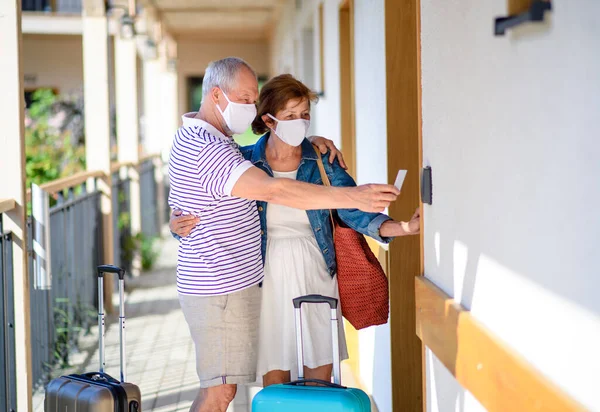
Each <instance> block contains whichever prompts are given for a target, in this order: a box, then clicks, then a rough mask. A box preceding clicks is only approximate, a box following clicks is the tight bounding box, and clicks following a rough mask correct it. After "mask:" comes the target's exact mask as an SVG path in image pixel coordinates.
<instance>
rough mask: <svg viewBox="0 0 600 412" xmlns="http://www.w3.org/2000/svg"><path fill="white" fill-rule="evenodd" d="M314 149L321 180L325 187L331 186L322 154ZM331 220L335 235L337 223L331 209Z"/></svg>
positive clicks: (315, 147) (314, 147)
mask: <svg viewBox="0 0 600 412" xmlns="http://www.w3.org/2000/svg"><path fill="white" fill-rule="evenodd" d="M313 149H315V153H316V154H317V166H319V173H320V174H321V180H322V181H323V186H331V182H330V181H329V177H328V176H327V173H326V172H325V165H324V164H323V159H321V152H320V151H319V149H318V148H317V146H315V145H313ZM329 218H330V219H331V230H332V231H333V234H334V235H335V222H334V221H333V213H331V209H329Z"/></svg>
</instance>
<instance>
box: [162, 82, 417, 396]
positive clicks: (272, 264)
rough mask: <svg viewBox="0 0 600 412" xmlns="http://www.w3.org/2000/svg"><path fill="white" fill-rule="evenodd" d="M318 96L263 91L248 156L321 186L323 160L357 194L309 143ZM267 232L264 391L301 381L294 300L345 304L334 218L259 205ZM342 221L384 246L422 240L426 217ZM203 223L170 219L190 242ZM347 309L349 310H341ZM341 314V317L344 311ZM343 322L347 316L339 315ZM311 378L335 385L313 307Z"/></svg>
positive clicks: (325, 320) (347, 216) (291, 89)
mask: <svg viewBox="0 0 600 412" xmlns="http://www.w3.org/2000/svg"><path fill="white" fill-rule="evenodd" d="M316 100H317V96H316V95H315V93H314V92H312V91H311V90H310V89H309V88H308V87H306V86H305V85H304V84H303V83H301V82H300V81H298V80H296V79H295V78H294V77H293V76H291V75H289V74H284V75H280V76H277V77H274V78H273V79H271V80H269V81H268V82H267V83H266V84H265V85H264V86H263V88H262V90H261V92H260V96H259V102H258V114H257V117H256V119H255V120H254V122H253V124H252V129H253V131H254V132H255V133H256V134H263V133H264V135H263V136H262V137H261V138H260V139H259V140H258V142H257V143H256V144H255V145H253V146H248V147H243V148H242V149H241V150H242V153H243V155H244V157H245V158H246V159H249V160H250V161H252V163H254V165H255V166H257V167H259V168H261V169H263V170H264V171H265V172H267V173H268V174H269V175H271V176H274V177H279V178H287V179H296V180H299V181H303V182H308V183H316V184H322V179H321V175H320V173H319V168H318V164H317V160H318V156H320V157H321V158H322V161H323V164H324V166H325V172H326V173H327V176H328V177H329V180H330V181H331V185H333V186H355V185H356V183H355V182H354V180H353V179H352V177H350V175H349V174H348V173H347V172H346V171H345V170H344V169H343V168H342V167H341V166H340V165H339V163H338V162H337V160H335V161H334V162H333V163H332V164H330V163H329V162H327V161H326V159H327V155H326V154H324V155H321V154H317V153H316V151H315V150H314V148H313V146H312V145H311V143H310V142H309V141H308V140H307V139H306V138H305V136H306V132H307V130H308V127H309V125H310V107H311V103H314V102H316ZM257 206H258V214H259V216H260V222H261V226H262V231H261V233H262V254H263V261H264V276H265V277H264V281H263V285H262V287H263V299H262V308H261V319H260V331H259V348H258V367H257V374H258V376H257V378H258V379H260V377H262V381H263V385H264V386H268V385H272V384H276V383H284V382H289V381H291V380H293V379H295V378H296V374H297V372H296V371H297V370H298V368H297V364H296V362H297V361H296V349H295V345H296V338H295V327H294V313H293V306H292V303H291V302H292V299H293V298H295V297H298V296H302V295H307V294H313V293H316V294H321V295H326V296H334V297H339V294H338V286H337V279H336V276H335V273H336V260H335V250H334V247H333V232H332V227H331V221H330V219H329V210H308V211H304V210H299V209H292V208H289V207H286V206H280V205H275V204H270V205H269V204H267V203H266V202H261V201H259V202H257ZM337 215H338V217H339V219H340V220H341V221H342V222H343V223H344V224H346V225H347V226H349V227H351V228H352V229H354V230H356V231H358V232H360V233H362V234H365V235H367V236H370V237H372V238H374V239H376V240H378V241H380V242H384V243H388V242H390V241H391V240H392V238H394V237H397V236H405V235H414V234H417V233H419V212H418V211H417V212H416V213H415V215H414V216H413V217H412V218H411V220H410V221H409V222H397V221H394V220H392V219H391V218H390V217H389V216H386V215H384V214H379V213H366V212H362V211H359V210H357V209H340V210H337ZM196 224H202V223H201V222H200V223H198V221H197V220H195V219H193V218H191V217H185V216H182V217H176V216H172V218H171V230H172V231H173V232H175V233H177V234H178V235H179V236H186V235H187V234H188V233H189V231H190V229H192V230H193V227H194V226H195V225H196ZM342 304H343V302H342ZM338 310H339V311H341V309H338ZM339 316H340V317H341V313H340V314H339ZM303 322H304V324H303V327H304V329H303V331H304V333H303V335H304V358H305V366H304V368H305V377H306V378H309V379H322V380H329V379H330V378H331V372H332V363H333V359H332V348H331V337H330V334H329V333H327V331H328V330H329V327H330V326H329V325H330V316H329V308H328V307H324V306H323V305H311V306H309V307H307V308H306V309H305V316H303ZM339 335H340V339H339V342H340V353H341V354H342V358H343V359H347V357H348V354H347V349H346V340H345V336H344V331H343V328H342V327H341V326H340V331H339Z"/></svg>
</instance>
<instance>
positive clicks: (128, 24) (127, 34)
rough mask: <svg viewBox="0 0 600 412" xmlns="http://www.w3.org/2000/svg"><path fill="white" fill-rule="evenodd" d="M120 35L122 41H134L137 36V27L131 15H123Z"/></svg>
mask: <svg viewBox="0 0 600 412" xmlns="http://www.w3.org/2000/svg"><path fill="white" fill-rule="evenodd" d="M120 24H121V27H120V34H121V38H122V39H127V40H130V39H133V37H134V36H135V27H134V21H133V17H131V15H130V14H129V13H125V14H123V16H121V21H120Z"/></svg>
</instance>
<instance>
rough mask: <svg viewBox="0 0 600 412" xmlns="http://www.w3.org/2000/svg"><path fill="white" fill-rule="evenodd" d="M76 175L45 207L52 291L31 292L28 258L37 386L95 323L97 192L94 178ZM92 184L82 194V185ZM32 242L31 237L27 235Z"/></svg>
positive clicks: (98, 260) (99, 223) (98, 248)
mask: <svg viewBox="0 0 600 412" xmlns="http://www.w3.org/2000/svg"><path fill="white" fill-rule="evenodd" d="M87 175H88V174H82V175H80V176H79V179H77V180H75V181H72V183H69V182H66V183H65V184H67V185H68V186H67V187H64V188H61V189H60V190H58V191H56V192H54V193H53V194H54V195H55V196H56V204H55V205H54V206H53V207H51V208H50V242H51V244H52V247H51V262H52V263H51V265H52V288H51V289H50V290H36V289H34V288H33V285H34V279H33V277H34V270H33V257H32V256H33V255H32V254H30V258H29V268H30V270H29V273H30V282H29V284H30V291H29V293H30V302H31V303H30V304H31V311H30V316H31V352H32V353H31V358H32V380H33V382H34V384H42V383H44V382H46V381H47V379H48V378H49V373H50V372H51V370H52V368H53V366H54V365H55V364H62V365H67V364H68V362H69V352H70V351H71V350H72V348H73V347H74V346H75V345H76V344H77V338H78V336H79V334H80V333H82V332H86V331H89V328H90V327H91V325H92V324H94V323H95V316H96V312H95V308H96V307H97V302H96V296H97V285H96V282H95V277H94V274H95V268H96V266H98V265H99V264H101V260H102V243H103V242H102V215H101V211H100V196H101V193H100V191H99V190H98V189H97V187H96V181H97V179H98V177H97V176H94V175H93V174H90V176H87ZM87 179H90V180H91V181H92V182H93V185H92V188H91V190H90V191H88V186H87V185H86V183H85V181H86V180H87ZM29 239H32V236H29Z"/></svg>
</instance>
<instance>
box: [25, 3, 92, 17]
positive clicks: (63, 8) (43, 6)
mask: <svg viewBox="0 0 600 412" xmlns="http://www.w3.org/2000/svg"><path fill="white" fill-rule="evenodd" d="M81 3H82V1H81V0H23V1H22V3H21V10H23V11H34V12H45V13H48V12H54V13H73V14H80V13H81Z"/></svg>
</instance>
